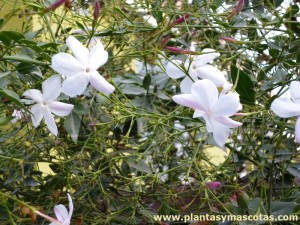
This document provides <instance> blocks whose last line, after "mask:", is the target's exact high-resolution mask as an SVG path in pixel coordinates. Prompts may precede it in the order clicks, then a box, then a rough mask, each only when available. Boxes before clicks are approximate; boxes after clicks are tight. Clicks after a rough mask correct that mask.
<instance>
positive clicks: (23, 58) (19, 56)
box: [2, 54, 48, 65]
mask: <svg viewBox="0 0 300 225" xmlns="http://www.w3.org/2000/svg"><path fill="white" fill-rule="evenodd" d="M2 59H3V60H11V61H15V62H28V63H34V64H37V65H48V64H47V63H45V62H41V61H38V60H35V59H32V58H30V57H29V56H27V55H23V54H17V55H12V56H3V58H2Z"/></svg>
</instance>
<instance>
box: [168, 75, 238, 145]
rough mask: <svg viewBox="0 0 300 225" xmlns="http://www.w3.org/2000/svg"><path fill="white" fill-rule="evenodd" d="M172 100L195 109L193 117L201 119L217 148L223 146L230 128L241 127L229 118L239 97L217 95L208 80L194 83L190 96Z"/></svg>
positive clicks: (234, 111) (235, 107)
mask: <svg viewBox="0 0 300 225" xmlns="http://www.w3.org/2000/svg"><path fill="white" fill-rule="evenodd" d="M173 100H174V101H175V102H176V103H178V104H180V105H183V106H187V107H190V108H193V109H195V112H194V116H193V117H194V118H196V117H203V119H204V120H205V122H206V130H207V131H208V132H212V133H213V137H214V140H215V141H216V143H217V144H218V145H219V146H223V145H224V144H225V142H226V140H227V138H228V136H229V129H230V128H236V127H238V126H241V125H242V123H239V122H236V121H234V120H232V119H230V118H229V116H232V115H234V114H235V113H236V112H237V111H238V109H239V107H240V100H239V95H238V94H237V93H227V94H223V95H219V92H218V89H217V87H216V85H215V84H214V83H213V82H212V81H210V80H207V79H203V80H198V81H196V82H195V83H194V84H193V85H192V88H191V94H179V95H175V96H173Z"/></svg>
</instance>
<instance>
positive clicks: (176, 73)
mask: <svg viewBox="0 0 300 225" xmlns="http://www.w3.org/2000/svg"><path fill="white" fill-rule="evenodd" d="M182 63H183V62H182V61H181V60H171V61H170V62H168V63H167V65H166V66H165V69H166V74H167V75H168V76H169V77H171V78H173V79H178V78H181V77H185V76H186V73H185V72H184V71H183V70H182V69H181V67H180V65H181V64H182Z"/></svg>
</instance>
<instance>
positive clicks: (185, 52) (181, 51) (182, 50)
mask: <svg viewBox="0 0 300 225" xmlns="http://www.w3.org/2000/svg"><path fill="white" fill-rule="evenodd" d="M165 48H166V49H167V50H169V51H170V52H175V53H178V54H191V53H194V51H191V50H188V49H183V48H176V47H171V46H166V47H165Z"/></svg>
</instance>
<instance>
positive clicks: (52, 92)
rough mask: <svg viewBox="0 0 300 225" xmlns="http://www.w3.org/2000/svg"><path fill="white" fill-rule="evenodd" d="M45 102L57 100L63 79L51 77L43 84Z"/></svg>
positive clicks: (55, 76) (56, 76)
mask: <svg viewBox="0 0 300 225" xmlns="http://www.w3.org/2000/svg"><path fill="white" fill-rule="evenodd" d="M42 89H43V97H44V101H46V102H47V101H53V100H55V99H57V97H58V96H59V95H60V91H61V79H60V76H59V75H54V76H51V77H49V78H48V79H47V80H45V81H44V82H43V83H42Z"/></svg>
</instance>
